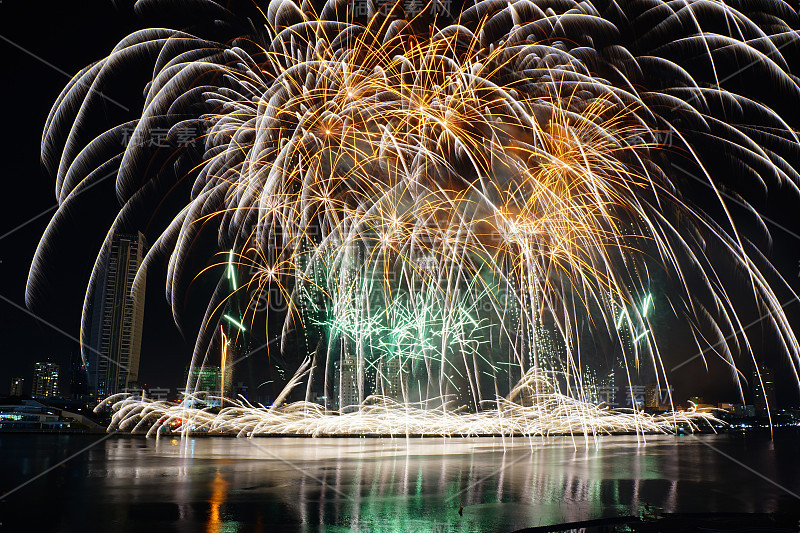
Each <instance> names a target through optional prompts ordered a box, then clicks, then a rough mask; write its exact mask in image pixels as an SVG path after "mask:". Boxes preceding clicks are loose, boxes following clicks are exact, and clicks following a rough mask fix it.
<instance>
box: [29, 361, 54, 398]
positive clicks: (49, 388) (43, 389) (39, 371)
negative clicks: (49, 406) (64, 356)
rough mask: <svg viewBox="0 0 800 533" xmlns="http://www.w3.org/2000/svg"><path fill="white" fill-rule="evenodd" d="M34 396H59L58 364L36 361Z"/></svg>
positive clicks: (34, 368)
mask: <svg viewBox="0 0 800 533" xmlns="http://www.w3.org/2000/svg"><path fill="white" fill-rule="evenodd" d="M32 395H33V397H34V398H52V397H54V396H58V365H57V364H55V363H36V365H34V367H33V394H32Z"/></svg>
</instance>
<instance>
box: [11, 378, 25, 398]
mask: <svg viewBox="0 0 800 533" xmlns="http://www.w3.org/2000/svg"><path fill="white" fill-rule="evenodd" d="M23 383H25V380H24V379H23V378H14V379H12V380H11V390H10V392H9V393H8V395H9V396H22V385H23Z"/></svg>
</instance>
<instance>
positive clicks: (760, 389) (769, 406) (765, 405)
mask: <svg viewBox="0 0 800 533" xmlns="http://www.w3.org/2000/svg"><path fill="white" fill-rule="evenodd" d="M753 406H754V407H755V409H756V413H758V414H759V415H766V414H767V411H774V410H775V379H774V376H773V375H772V369H771V368H770V367H768V366H763V365H762V366H760V367H759V369H758V371H757V372H753Z"/></svg>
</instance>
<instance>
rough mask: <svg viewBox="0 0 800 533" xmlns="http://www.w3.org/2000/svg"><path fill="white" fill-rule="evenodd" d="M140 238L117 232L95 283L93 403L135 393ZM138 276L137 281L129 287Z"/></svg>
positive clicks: (91, 365) (89, 356)
mask: <svg viewBox="0 0 800 533" xmlns="http://www.w3.org/2000/svg"><path fill="white" fill-rule="evenodd" d="M145 252H146V243H145V238H144V235H142V234H141V233H138V234H136V235H129V234H124V233H117V234H116V235H114V237H113V239H112V241H111V246H110V248H109V250H108V253H107V255H106V256H105V264H104V265H103V269H102V274H101V276H100V278H99V279H98V280H97V285H96V286H95V288H94V290H95V292H94V300H93V303H92V309H91V317H92V318H91V320H92V321H91V329H90V333H89V349H88V350H87V351H88V354H86V355H87V359H88V361H87V362H88V367H89V368H88V373H89V386H90V388H91V390H92V392H93V393H94V394H95V395H96V396H97V397H98V398H105V397H106V396H110V395H112V394H116V393H118V392H123V391H125V390H129V389H134V388H136V385H137V382H138V378H139V354H140V350H141V342H142V326H143V322H144V298H145V283H144V282H145V276H146V272H145V271H143V270H142V268H143V267H142V262H143V261H144V256H145ZM137 274H138V275H139V276H141V279H140V282H139V283H136V284H135V285H134V280H135V279H136V276H137Z"/></svg>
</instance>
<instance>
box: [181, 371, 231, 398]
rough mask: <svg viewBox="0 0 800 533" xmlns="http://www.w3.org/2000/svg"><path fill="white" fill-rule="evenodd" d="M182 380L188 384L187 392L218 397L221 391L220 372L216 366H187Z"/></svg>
mask: <svg viewBox="0 0 800 533" xmlns="http://www.w3.org/2000/svg"><path fill="white" fill-rule="evenodd" d="M184 379H185V380H186V382H187V383H188V384H189V392H208V393H211V394H214V395H218V394H220V392H221V390H222V371H221V369H220V367H218V366H210V365H206V366H187V367H186V372H185V373H184Z"/></svg>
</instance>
